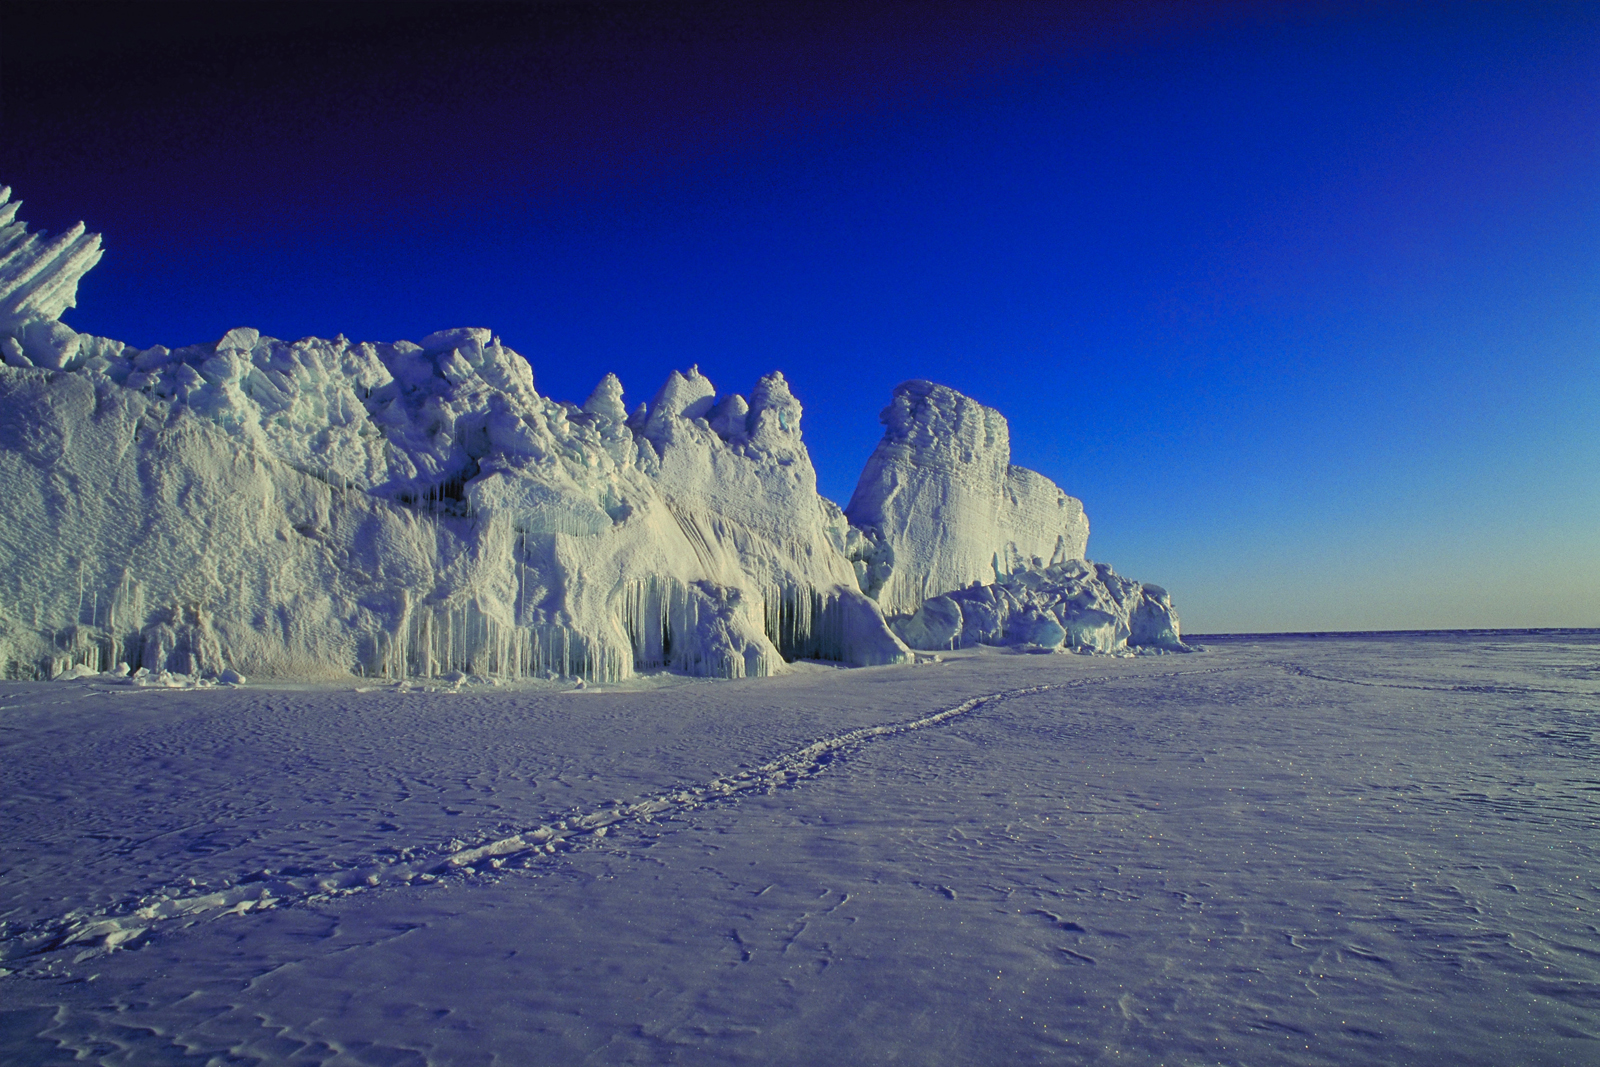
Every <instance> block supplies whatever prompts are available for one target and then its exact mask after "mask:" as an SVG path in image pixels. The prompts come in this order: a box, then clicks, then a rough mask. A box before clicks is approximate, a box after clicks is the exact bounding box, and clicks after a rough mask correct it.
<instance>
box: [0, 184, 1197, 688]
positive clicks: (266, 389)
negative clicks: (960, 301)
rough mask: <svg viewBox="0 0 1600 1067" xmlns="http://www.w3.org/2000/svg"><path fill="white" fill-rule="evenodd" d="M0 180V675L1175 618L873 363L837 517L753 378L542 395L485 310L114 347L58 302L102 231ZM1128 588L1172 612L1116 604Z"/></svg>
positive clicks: (996, 422) (992, 454)
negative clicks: (723, 385)
mask: <svg viewBox="0 0 1600 1067" xmlns="http://www.w3.org/2000/svg"><path fill="white" fill-rule="evenodd" d="M9 200H10V190H8V189H4V190H0V354H3V356H4V363H5V365H4V367H3V368H0V670H3V671H4V673H5V675H6V676H8V677H36V676H46V677H49V676H54V675H56V674H59V673H61V672H62V671H63V670H66V669H68V668H70V667H73V666H74V665H88V666H89V667H90V668H92V669H96V670H99V669H106V668H110V667H111V666H112V665H113V664H117V663H119V662H122V663H128V664H131V665H133V666H134V667H140V666H142V667H144V668H147V669H148V670H151V671H160V670H169V671H175V672H182V673H185V674H205V673H209V674H217V673H220V672H221V671H223V670H225V669H229V668H231V669H235V670H239V671H242V672H244V673H247V674H252V673H253V674H267V675H278V676H297V677H315V676H332V675H348V674H349V673H352V672H354V673H357V674H367V675H378V676H386V677H403V676H414V675H421V676H437V675H447V674H451V673H454V672H462V673H471V674H480V675H498V676H513V677H515V676H528V675H535V674H548V673H552V672H553V673H556V674H561V675H569V676H570V675H577V676H583V677H588V678H593V679H602V680H610V679H620V678H624V677H627V676H628V675H630V674H631V673H633V672H634V671H636V670H640V669H647V668H653V667H659V666H668V667H672V668H675V669H678V670H683V671H687V672H691V673H696V674H706V675H714V676H722V677H743V676H752V675H765V674H770V673H772V672H773V671H775V670H779V669H781V665H782V663H783V662H784V661H786V660H794V659H797V658H823V659H832V660H837V661H841V662H845V663H850V664H855V665H870V664H887V663H897V662H903V661H906V660H907V659H909V658H910V652H909V650H908V647H907V643H908V642H909V644H911V645H912V646H915V647H928V648H932V647H952V646H953V645H956V644H961V643H971V642H975V641H986V642H1013V643H1014V642H1017V641H1024V640H1025V641H1029V642H1031V643H1036V644H1042V645H1047V646H1048V645H1050V644H1051V643H1052V642H1051V640H1050V639H1051V638H1052V637H1054V635H1055V632H1054V631H1053V630H1049V629H1047V628H1045V629H1041V628H1040V626H1039V625H1037V619H1038V618H1041V617H1043V616H1049V617H1050V618H1053V619H1056V620H1057V628H1058V629H1060V630H1061V637H1060V638H1059V639H1057V640H1055V641H1054V642H1053V644H1055V645H1062V646H1066V647H1072V646H1076V647H1081V648H1094V649H1099V650H1102V651H1112V650H1116V649H1120V648H1122V647H1125V646H1126V645H1127V644H1129V643H1132V644H1135V645H1138V644H1141V643H1145V644H1150V645H1163V644H1165V645H1167V646H1171V647H1177V646H1178V637H1177V621H1176V616H1175V615H1171V613H1170V603H1169V602H1167V601H1165V599H1164V594H1159V593H1158V592H1157V593H1152V592H1151V590H1154V588H1155V587H1152V586H1143V587H1139V586H1137V585H1136V583H1126V582H1125V581H1124V580H1121V579H1115V576H1114V575H1110V572H1109V569H1108V568H1097V567H1095V566H1089V565H1085V564H1082V563H1081V562H1077V561H1079V559H1080V557H1081V556H1082V553H1083V547H1084V541H1085V539H1086V537H1087V534H1088V526H1087V522H1086V521H1085V520H1084V518H1083V511H1082V507H1081V505H1080V504H1079V503H1078V502H1077V501H1076V500H1073V499H1072V498H1071V497H1068V496H1066V495H1065V494H1064V493H1062V492H1061V491H1060V490H1059V489H1057V488H1056V487H1055V486H1054V485H1053V484H1052V483H1050V482H1049V481H1048V480H1047V479H1045V478H1043V477H1042V476H1040V475H1038V474H1034V473H1033V472H1030V471H1025V470H1022V469H1021V468H1017V467H1012V466H1010V464H1009V446H1008V443H1007V429H1006V424H1005V420H1004V419H1003V418H1002V417H1001V416H1000V415H999V414H998V413H997V412H995V411H993V410H992V409H989V408H985V407H983V406H982V405H979V404H977V403H976V402H974V401H971V400H969V399H967V398H965V397H962V396H960V395H959V394H957V393H954V392H952V391H951V390H948V389H944V388H943V387H941V386H934V385H931V384H929V383H925V382H908V383H906V384H905V385H902V386H901V387H900V388H899V389H898V390H896V395H895V402H894V404H893V405H891V407H890V409H889V410H888V411H887V412H886V413H885V421H886V423H887V424H888V428H889V429H888V433H887V434H886V436H885V439H884V443H883V445H882V446H880V448H879V449H878V452H877V453H875V454H874V456H873V459H872V461H871V462H870V463H869V464H868V467H867V470H866V472H865V473H864V474H863V476H862V481H861V486H860V487H858V489H857V491H856V494H855V497H854V498H853V499H852V501H851V505H850V509H849V512H848V515H849V518H848V519H847V517H846V513H845V512H841V511H840V509H839V508H838V507H837V506H836V505H834V504H832V503H831V502H829V501H827V500H824V499H823V498H822V497H821V496H819V495H818V493H817V489H816V475H815V472H814V470H813V468H812V465H811V460H810V456H809V454H808V452H807V450H806V447H805V445H804V444H803V442H802V440H801V436H800V422H801V407H800V404H799V403H798V401H796V399H795V398H794V396H793V395H792V394H791V392H790V390H789V387H788V384H787V383H786V382H785V380H784V378H783V376H782V375H781V374H779V373H777V372H774V373H772V374H769V375H767V376H766V377H764V378H762V379H761V380H760V381H759V382H758V383H757V384H756V386H755V388H754V389H753V390H752V391H751V393H750V395H749V396H748V397H744V396H740V395H737V394H729V395H720V396H719V395H718V393H717V392H716V390H715V388H714V387H713V386H712V384H711V383H710V382H709V381H708V380H706V378H705V377H704V376H702V375H701V374H700V373H699V372H698V371H697V370H696V369H694V368H690V369H689V370H688V371H687V372H684V373H679V372H676V371H674V372H673V373H672V374H671V375H670V377H669V378H668V379H667V381H666V383H665V384H664V385H663V386H662V387H661V388H660V390H658V391H657V392H656V394H655V396H654V398H653V399H652V400H651V401H650V402H649V403H648V404H641V405H639V406H638V408H637V409H635V411H634V412H633V413H632V414H631V415H630V414H629V413H628V410H627V408H626V407H625V406H624V404H623V400H622V386H621V383H619V382H618V381H617V379H616V378H615V377H614V376H612V375H606V376H605V377H604V378H603V379H602V380H601V381H600V383H599V384H598V385H597V386H596V387H595V390H594V392H593V394H592V395H591V396H590V397H589V398H588V400H587V401H586V402H585V403H584V404H583V405H582V406H579V405H576V404H571V403H561V402H557V401H554V400H550V399H548V398H546V397H543V396H541V395H540V394H539V393H538V392H537V390H536V389H535V387H534V378H533V373H532V369H531V367H530V366H529V364H528V362H527V361H526V360H525V359H523V358H522V357H521V356H520V355H518V354H517V353H515V352H513V351H512V350H511V349H509V348H506V347H505V346H503V345H502V344H500V342H499V340H498V338H495V337H494V336H493V335H492V334H490V333H489V331H487V330H479V329H462V330H448V331H443V332H440V333H436V334H433V335H431V336H429V337H426V338H424V339H423V340H422V342H421V343H420V344H412V343H409V342H404V341H402V342H396V343H394V344H371V343H354V342H351V341H349V340H347V339H345V338H343V337H339V338H335V339H333V340H323V339H317V338H306V339H303V340H299V341H294V342H286V341H282V340H278V339H275V338H271V337H263V336H261V335H260V334H259V333H257V332H256V331H255V330H252V329H237V330H233V331H231V332H230V333H228V334H227V335H226V336H224V337H223V338H221V339H220V340H219V341H216V342H214V343H209V344H201V345H191V346H189V347H185V348H179V349H167V348H164V347H162V346H159V345H158V346H155V347H152V348H148V349H144V350H137V349H134V348H131V347H129V346H127V345H124V344H122V343H120V342H117V341H113V340H110V339H107V338H101V337H93V336H89V335H83V334H78V333H77V332H75V331H73V330H72V329H71V328H70V327H68V326H67V325H66V324H64V323H62V322H61V321H60V315H61V314H62V312H63V311H64V310H65V309H66V308H68V307H71V306H73V303H74V299H75V295H76V290H77V283H78V280H79V279H80V278H81V277H82V276H83V274H84V273H85V272H86V271H87V270H88V269H89V268H91V267H92V266H93V265H94V264H95V262H96V261H97V260H98V259H99V256H100V247H99V237H98V235H94V234H86V233H85V232H84V229H83V227H82V226H81V225H79V226H78V227H75V228H74V229H73V230H72V231H69V232H68V233H67V234H64V235H62V236H61V237H58V238H56V239H54V240H51V241H45V240H44V239H43V238H41V237H39V236H37V235H30V234H28V233H27V231H26V228H25V227H24V226H23V224H22V223H20V222H18V221H16V220H15V213H16V204H14V203H10V202H9ZM852 523H853V524H852ZM1064 568H1065V569H1064ZM1112 579H1115V580H1114V581H1113V580H1112ZM974 581H976V582H978V583H979V587H978V589H977V590H974V589H969V588H966V587H968V586H969V585H971V584H972V583H973V582H974ZM996 583H999V584H996ZM1118 583H1121V584H1118ZM984 590H987V592H984ZM940 594H949V595H947V596H942V595H940ZM985 597H987V598H988V599H986V600H984V603H985V604H987V605H989V606H988V607H980V606H979V604H978V600H979V599H983V598H985ZM996 604H1000V605H1003V606H1001V607H995V606H994V605H996ZM1151 604H1159V605H1164V606H1165V608H1166V611H1167V617H1168V618H1169V622H1170V625H1165V627H1164V628H1163V625H1161V624H1150V623H1139V622H1136V620H1138V619H1145V618H1146V617H1147V616H1149V615H1150V613H1151V610H1153V609H1152V608H1151V607H1150V606H1149V605H1151ZM946 605H956V607H955V609H954V614H952V610H951V609H950V608H949V607H947V606H946ZM941 612H942V613H943V614H940V613H941ZM1074 612H1076V614H1074ZM1086 612H1089V613H1092V612H1099V613H1100V614H1102V615H1106V616H1108V617H1109V618H1110V619H1111V622H1109V623H1105V621H1104V620H1100V619H1099V615H1093V614H1086ZM1141 612H1142V613H1143V614H1141ZM886 616H887V617H886ZM951 618H956V619H958V620H959V621H957V622H956V623H955V624H954V629H952V628H951V623H950V619H951ZM1096 620H1099V621H1098V622H1097V621H1096ZM891 623H892V625H891ZM1097 627H1098V628H1097ZM1024 631H1026V632H1024Z"/></svg>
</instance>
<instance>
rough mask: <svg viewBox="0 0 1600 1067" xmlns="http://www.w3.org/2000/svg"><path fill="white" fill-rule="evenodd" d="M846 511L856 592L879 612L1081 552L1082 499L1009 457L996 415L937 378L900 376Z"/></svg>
mask: <svg viewBox="0 0 1600 1067" xmlns="http://www.w3.org/2000/svg"><path fill="white" fill-rule="evenodd" d="M879 418H880V419H881V420H882V422H883V424H884V428H885V429H884V435H883V440H882V441H881V442H879V444H878V447H877V449H876V450H875V451H874V452H873V453H872V457H871V458H870V459H869V460H868V461H867V466H866V469H865V470H863V471H862V472H861V480H860V481H859V482H858V483H857V485H856V491H855V494H854V495H853V496H852V497H851V498H850V504H849V505H848V506H847V507H846V508H845V514H846V515H847V516H848V517H849V519H850V523H851V525H852V526H854V527H856V528H857V530H858V531H859V540H858V541H857V542H856V543H854V544H852V546H851V547H850V555H851V558H852V559H853V560H855V561H857V562H858V563H859V564H860V566H859V567H858V568H857V573H858V574H859V575H860V579H861V581H862V588H863V589H864V590H866V591H867V592H868V594H869V595H871V596H873V597H874V598H875V599H876V600H877V601H878V604H879V605H880V606H881V607H882V609H883V611H884V612H885V613H886V614H889V615H901V614H906V613H909V612H914V611H916V610H917V609H918V608H920V607H921V606H922V603H923V601H924V600H926V599H927V598H928V597H931V596H937V595H938V594H940V593H943V592H946V591H948V590H951V589H961V588H964V587H965V586H968V585H970V584H971V583H972V582H974V581H977V582H993V581H996V580H998V579H1001V578H1004V577H1005V576H1006V575H1008V574H1010V573H1011V572H1012V571H1015V570H1017V569H1019V568H1026V567H1030V566H1047V565H1050V564H1055V563H1061V562H1063V561H1065V560H1070V559H1081V558H1082V556H1083V552H1084V546H1085V545H1086V544H1087V542H1088V539H1089V520H1088V519H1087V518H1086V517H1085V516H1084V514H1083V504H1082V503H1081V502H1080V501H1078V500H1077V499H1075V498H1073V497H1070V496H1068V495H1067V494H1066V493H1065V492H1063V491H1062V490H1061V489H1060V488H1058V487H1057V486H1056V485H1055V483H1054V482H1052V481H1050V480H1049V479H1048V478H1046V477H1044V475H1042V474H1037V473H1035V472H1033V471H1030V470H1027V469H1025V468H1022V467H1016V466H1013V465H1012V464H1011V432H1010V427H1009V426H1008V425H1007V424H1006V420H1005V417H1004V416H1003V415H1001V414H1000V413H999V412H998V411H996V410H994V409H993V408H990V407H986V406H984V405H983V404H980V403H978V402H977V401H976V400H973V399H972V398H970V397H966V396H963V395H961V394H960V393H958V392H956V391H955V390H954V389H950V388H948V387H946V386H943V385H935V384H934V383H932V382H925V381H909V382H902V383H901V384H900V385H899V386H898V387H896V389H895V391H894V399H893V401H892V402H891V403H890V404H889V406H888V407H886V408H884V410H883V413H882V415H880V416H879Z"/></svg>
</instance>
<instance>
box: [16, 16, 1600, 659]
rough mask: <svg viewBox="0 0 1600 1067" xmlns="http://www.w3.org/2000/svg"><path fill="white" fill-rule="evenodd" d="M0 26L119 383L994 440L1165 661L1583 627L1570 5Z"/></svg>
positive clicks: (1582, 397)
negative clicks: (609, 398) (325, 353)
mask: <svg viewBox="0 0 1600 1067" xmlns="http://www.w3.org/2000/svg"><path fill="white" fill-rule="evenodd" d="M861 8H862V5H849V4H837V5H832V4H809V5H803V6H794V5H784V4H770V5H762V4H751V3H721V4H693V5H678V4H665V3H650V4H578V5H562V4H524V5H509V6H508V5H493V4H394V5H390V4H372V3H346V4H334V5H305V4H300V5H285V4H269V5H258V4H249V3H227V4H178V5H173V4H153V3H140V4H120V5H93V4H54V5H34V4H18V3H8V4H6V6H5V7H4V8H3V9H0V35H3V36H0V47H3V56H0V79H3V83H0V90H3V92H0V108H3V116H0V121H3V123H4V134H5V142H6V146H5V148H4V150H3V153H0V161H3V166H0V182H4V183H6V184H9V185H11V186H12V187H13V189H14V195H16V196H18V197H20V198H21V199H23V200H24V201H26V206H25V207H24V209H23V212H22V215H23V217H24V218H26V219H27V220H28V221H29V222H30V224H32V225H33V226H34V227H36V228H40V227H42V228H44V229H47V230H50V231H56V230H59V229H62V228H64V227H66V226H69V225H71V224H72V223H74V222H76V221H78V220H79V219H82V220H84V221H85V222H87V223H88V225H89V227H90V228H91V229H93V230H96V231H98V232H100V233H102V234H104V236H105V246H106V249H107V251H106V255H105V258H104V259H103V260H102V262H101V264H100V266H99V267H97V268H96V269H95V271H94V272H93V273H91V274H90V275H89V277H88V278H87V279H86V280H85V282H84V284H83V285H82V287H81V288H80V291H79V307H78V308H76V309H74V310H72V311H69V312H68V313H67V315H66V316H64V317H65V319H66V321H67V322H69V323H70V324H71V325H73V326H74V327H75V328H77V329H79V330H81V331H86V332H91V333H97V334H102V335H106V336H112V337H117V338H119V339H122V340H125V341H128V342H130V343H132V344H135V345H138V346H141V347H143V346H148V345H150V344H154V343H158V342H159V343H162V344H167V345H172V346H176V345H180V344H187V343H193V342H196V341H204V340H212V339H215V338H217V337H220V336H221V335H222V334H223V333H224V332H225V331H227V330H228V329H230V328H232V327H234V326H239V325H250V326H255V327H257V328H258V329H260V330H262V331H263V332H264V333H268V334H271V335H274V336H278V337H284V338H291V339H292V338H298V337H302V336H306V335H317V336H333V335H335V334H338V333H341V332H342V333H344V334H346V335H347V336H350V337H352V338H355V339H359V340H383V341H386V340H395V339H398V338H410V339H417V338H420V337H421V336H423V335H425V334H427V333H430V332H432V331H434V330H436V329H441V328H445V327H453V326H463V325H472V326H487V327H489V328H491V329H493V330H495V331H496V332H497V333H499V334H500V335H501V337H502V338H503V339H504V341H505V343H507V344H509V345H511V346H512V347H513V348H515V349H517V351H519V352H521V353H522V354H524V355H525V356H527V357H528V359H529V361H530V362H531V363H532V365H533V368H534V372H535V375H536V377H537V379H538V382H539V387H540V390H541V391H542V392H544V393H545V394H546V395H549V396H552V397H555V398H557V399H563V400H575V401H579V402H581V401H582V400H583V398H584V397H585V396H586V395H587V394H588V391H589V389H590V388H591V387H592V386H593V385H594V383H595V382H596V381H597V380H598V379H599V378H600V377H601V376H602V375H603V374H604V373H605V372H606V371H616V372H617V373H618V375H619V376H620V377H621V379H622V381H623V385H624V387H625V389H626V390H627V400H628V402H629V404H630V405H632V404H634V403H637V402H638V401H640V400H648V399H649V398H650V396H651V395H653V393H654V392H655V390H656V388H657V387H658V386H659V385H660V383H661V382H662V380H663V379H664V378H665V377H666V375H667V373H668V372H669V371H670V370H671V369H672V368H675V367H677V368H683V367H687V366H689V365H690V364H699V366H700V368H701V369H702V370H703V371H704V372H705V373H706V374H707V375H708V376H709V377H710V378H711V379H712V381H713V382H715V383H716V384H717V385H718V387H719V388H721V389H723V390H725V391H738V392H745V391H747V390H748V389H749V388H750V386H751V385H752V384H753V383H754V381H755V379H756V378H757V377H758V376H759V375H760V374H762V373H764V372H765V371H767V370H770V369H772V368H778V369H781V370H782V371H783V372H784V373H785V374H786V375H787V376H788V377H789V379H790V381H791V383H792V384H793V387H794V390H795V393H796V394H797V395H798V396H799V398H800V400H801V401H802V403H803V404H804V405H805V408H806V421H805V426H804V431H805V436H806V440H807V442H808V444H809V446H810V448H811V453H812V457H813V459H814V461H815V463H816V466H817V471H818V476H819V479H820V481H821V488H822V491H823V493H824V494H825V495H828V496H830V497H832V498H833V499H835V500H838V501H839V502H841V503H843V502H845V501H847V500H848V499H849V496H850V493H851V490H852V489H853V488H854V485H855V480H856V476H857V474H858V473H859V472H860V469H861V466H862V464H863V463H864V461H865V460H866V457H867V455H868V453H870V451H871V450H872V447H873V445H874V444H875V443H876V441H877V439H878V437H879V435H880V433H881V427H880V426H879V424H878V422H877V413H878V411H879V410H880V409H881V408H882V407H883V406H884V404H885V403H886V402H887V401H888V398H889V395H890V392H891V390H892V389H893V387H894V386H895V384H896V383H898V382H900V381H902V380H904V379H906V378H913V377H921V378H930V379H933V380H935V381H939V382H943V383H945V384H947V385H950V386H952V387H954V388H956V389H959V390H961V391H962V392H964V393H968V394H970V395H971V396H974V397H976V398H978V399H979V400H982V401H983V402H985V403H987V404H991V405H993V406H994V407H997V408H999V409H1000V410H1001V411H1002V412H1004V413H1005V415H1006V416H1007V417H1008V418H1009V419H1010V422H1011V432H1012V452H1013V461H1014V462H1016V463H1020V464H1022V465H1024V466H1028V467H1032V468H1034V469H1036V470H1039V471H1041V472H1043V473H1044V474H1046V475H1048V476H1049V477H1051V478H1053V479H1054V480H1055V481H1057V482H1058V483H1059V484H1060V485H1061V486H1062V487H1063V488H1065V489H1066V490H1067V491H1068V492H1071V493H1073V494H1074V495H1076V496H1078V497H1080V498H1082V499H1083V501H1084V504H1085V507H1086V509H1087V511H1088V513H1089V517H1090V522H1091V525H1092V529H1093V533H1092V535H1091V537H1090V542H1089V550H1090V551H1089V554H1090V555H1091V556H1092V557H1093V558H1096V559H1100V560H1104V561H1107V562H1110V563H1112V564H1113V565H1114V566H1115V567H1116V568H1117V570H1118V571H1119V572H1120V573H1123V574H1128V575H1131V576H1133V577H1136V578H1140V579H1143V580H1146V581H1154V582H1159V583H1161V584H1163V585H1165V586H1167V587H1168V588H1169V589H1170V590H1172V592H1173V594H1174V598H1175V600H1176V602H1177V604H1178V607H1179V609H1180V612H1181V613H1182V615H1183V618H1184V624H1185V630H1186V631H1188V632H1199V633H1204V632H1227V631H1236V632H1237V631H1274V630H1367V629H1400V628H1423V627H1438V628H1461V627H1528V626H1600V5H1592V4H1578V5H1538V4H1505V5H1498V4H1489V3H1468V4H1451V3H1440V4H1371V5H1359V4H1357V5H1352V4H1338V5H1330V6H1321V5H1307V4H1299V5H1291V6H1283V5H1271V4H1255V5H1222V4H1163V5H1151V6H1141V5H1134V4H1121V5H1098V4H1084V5H1073V4H1058V5H1045V4H1006V3H988V4H957V3H938V2H933V0H928V2H922V3H916V4H901V3H882V4H872V5H866V6H865V8H864V9H861Z"/></svg>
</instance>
